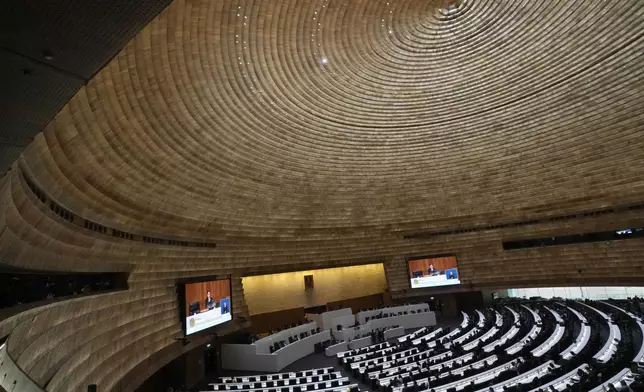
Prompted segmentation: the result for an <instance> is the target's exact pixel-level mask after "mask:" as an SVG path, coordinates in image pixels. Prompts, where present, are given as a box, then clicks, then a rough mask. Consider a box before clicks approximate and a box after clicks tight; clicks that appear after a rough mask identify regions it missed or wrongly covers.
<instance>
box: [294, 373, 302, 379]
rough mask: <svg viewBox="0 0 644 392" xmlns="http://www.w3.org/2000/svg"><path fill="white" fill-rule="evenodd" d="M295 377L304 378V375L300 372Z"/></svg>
mask: <svg viewBox="0 0 644 392" xmlns="http://www.w3.org/2000/svg"><path fill="white" fill-rule="evenodd" d="M295 377H297V378H300V377H304V374H303V373H302V372H296V373H295Z"/></svg>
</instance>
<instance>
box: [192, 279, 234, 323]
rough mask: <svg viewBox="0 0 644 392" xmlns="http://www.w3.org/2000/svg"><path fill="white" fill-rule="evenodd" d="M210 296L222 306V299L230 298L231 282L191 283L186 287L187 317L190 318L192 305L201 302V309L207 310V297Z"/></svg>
mask: <svg viewBox="0 0 644 392" xmlns="http://www.w3.org/2000/svg"><path fill="white" fill-rule="evenodd" d="M208 292H210V296H211V297H212V299H213V300H214V301H217V306H221V305H220V303H221V299H222V298H230V282H229V281H228V280H215V281H209V282H199V283H190V284H187V285H186V316H190V303H191V302H196V301H198V302H199V306H200V309H202V310H204V309H206V303H205V302H206V297H207V295H208Z"/></svg>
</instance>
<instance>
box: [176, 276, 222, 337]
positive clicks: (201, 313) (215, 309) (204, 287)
mask: <svg viewBox="0 0 644 392" xmlns="http://www.w3.org/2000/svg"><path fill="white" fill-rule="evenodd" d="M183 294H184V300H185V308H184V309H182V312H183V315H184V317H185V331H186V336H187V335H191V334H193V333H196V332H199V331H203V330H204V329H208V328H211V327H214V326H216V325H220V324H222V323H225V322H227V321H230V320H232V317H233V312H232V303H231V301H230V279H221V280H211V281H206V282H197V283H186V284H185V285H184V293H183Z"/></svg>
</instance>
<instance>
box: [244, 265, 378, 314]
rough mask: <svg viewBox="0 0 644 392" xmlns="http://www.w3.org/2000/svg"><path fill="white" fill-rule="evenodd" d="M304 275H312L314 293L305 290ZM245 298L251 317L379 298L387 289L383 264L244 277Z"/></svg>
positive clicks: (310, 290) (311, 290) (312, 290)
mask: <svg viewBox="0 0 644 392" xmlns="http://www.w3.org/2000/svg"><path fill="white" fill-rule="evenodd" d="M304 275H313V285H314V287H313V288H312V289H307V290H305V289H304ZM242 286H243V288H244V298H245V299H246V304H247V305H248V312H249V314H251V315H254V314H260V313H267V312H275V311H278V310H285V309H293V308H300V307H301V308H308V307H311V306H317V305H326V304H327V303H328V302H334V301H341V300H344V299H349V298H356V297H363V296H366V295H371V294H379V293H382V292H384V291H385V289H386V288H387V280H386V278H385V271H384V268H383V265H382V263H378V264H367V265H356V266H351V267H340V268H327V269H319V270H309V271H297V272H287V273H281V274H270V275H258V276H245V277H243V278H242Z"/></svg>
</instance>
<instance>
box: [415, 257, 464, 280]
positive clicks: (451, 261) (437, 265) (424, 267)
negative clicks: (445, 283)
mask: <svg viewBox="0 0 644 392" xmlns="http://www.w3.org/2000/svg"><path fill="white" fill-rule="evenodd" d="M407 265H408V268H409V276H410V277H411V276H413V273H414V271H421V272H422V273H423V275H424V276H427V275H428V274H429V273H428V270H429V266H430V265H433V266H434V269H436V270H437V271H440V272H442V273H445V270H446V269H448V268H457V267H458V265H457V260H456V256H439V257H431V258H422V259H416V260H409V261H408V262H407Z"/></svg>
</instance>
